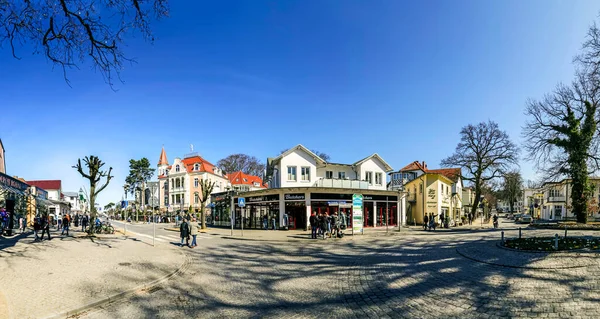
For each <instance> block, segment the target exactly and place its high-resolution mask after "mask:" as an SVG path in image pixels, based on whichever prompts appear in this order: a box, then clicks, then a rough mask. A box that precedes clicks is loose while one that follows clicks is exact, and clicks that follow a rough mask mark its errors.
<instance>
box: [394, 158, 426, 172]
mask: <svg viewBox="0 0 600 319" xmlns="http://www.w3.org/2000/svg"><path fill="white" fill-rule="evenodd" d="M416 170H421V171H423V172H427V168H426V167H425V166H423V164H421V163H419V161H414V162H412V163H410V164H408V165H406V166H404V167H403V168H402V169H401V170H400V172H407V171H416Z"/></svg>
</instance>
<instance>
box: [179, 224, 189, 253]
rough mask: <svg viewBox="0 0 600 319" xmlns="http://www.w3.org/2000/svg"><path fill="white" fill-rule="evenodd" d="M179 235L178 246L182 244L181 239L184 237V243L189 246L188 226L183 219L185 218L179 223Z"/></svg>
mask: <svg viewBox="0 0 600 319" xmlns="http://www.w3.org/2000/svg"><path fill="white" fill-rule="evenodd" d="M179 236H181V244H180V245H179V246H180V247H182V246H183V240H184V239H185V245H186V246H188V247H189V246H190V228H189V226H188V223H187V221H186V220H185V218H184V219H183V221H182V222H181V225H179Z"/></svg>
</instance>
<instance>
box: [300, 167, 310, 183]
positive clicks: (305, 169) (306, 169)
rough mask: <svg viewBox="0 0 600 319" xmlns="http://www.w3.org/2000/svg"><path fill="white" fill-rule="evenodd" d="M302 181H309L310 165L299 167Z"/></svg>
mask: <svg viewBox="0 0 600 319" xmlns="http://www.w3.org/2000/svg"><path fill="white" fill-rule="evenodd" d="M301 176H302V181H305V182H310V167H306V166H305V167H302V168H301Z"/></svg>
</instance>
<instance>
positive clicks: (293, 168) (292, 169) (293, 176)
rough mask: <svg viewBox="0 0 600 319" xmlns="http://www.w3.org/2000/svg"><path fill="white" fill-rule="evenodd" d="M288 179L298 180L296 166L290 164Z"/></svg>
mask: <svg viewBox="0 0 600 319" xmlns="http://www.w3.org/2000/svg"><path fill="white" fill-rule="evenodd" d="M287 171H288V181H297V180H298V176H297V175H296V166H288V168H287Z"/></svg>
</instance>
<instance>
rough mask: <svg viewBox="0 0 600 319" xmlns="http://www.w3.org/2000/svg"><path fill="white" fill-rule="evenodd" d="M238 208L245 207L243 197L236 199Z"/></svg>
mask: <svg viewBox="0 0 600 319" xmlns="http://www.w3.org/2000/svg"><path fill="white" fill-rule="evenodd" d="M238 206H239V207H244V206H246V199H245V198H244V197H240V198H238Z"/></svg>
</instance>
